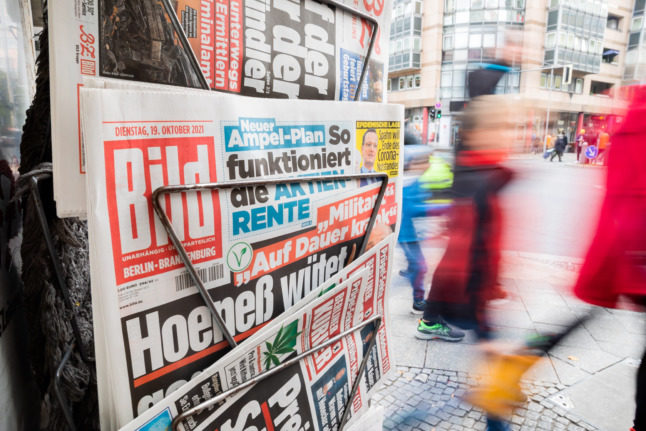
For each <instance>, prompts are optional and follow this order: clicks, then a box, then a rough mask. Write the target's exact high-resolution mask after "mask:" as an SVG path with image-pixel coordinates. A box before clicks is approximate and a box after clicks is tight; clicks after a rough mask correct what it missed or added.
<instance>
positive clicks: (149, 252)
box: [81, 88, 403, 428]
mask: <svg viewBox="0 0 646 431" xmlns="http://www.w3.org/2000/svg"><path fill="white" fill-rule="evenodd" d="M81 104H82V107H83V109H82V113H83V122H82V124H83V133H84V139H85V140H86V142H88V146H87V149H88V151H87V157H88V159H87V160H88V173H89V174H90V175H88V187H87V197H88V226H89V232H90V247H91V277H92V294H93V306H94V309H93V311H94V316H95V317H94V322H95V331H96V336H97V339H100V340H104V345H100V346H99V347H100V348H101V349H103V354H101V352H99V351H97V373H98V378H99V386H100V388H99V390H100V394H99V402H100V407H101V416H102V420H103V421H104V423H105V424H110V425H114V426H110V427H109V428H114V427H115V426H121V425H123V424H125V423H126V422H128V421H129V420H131V419H132V418H133V417H135V416H137V415H139V414H141V413H142V412H144V411H145V410H146V409H148V408H149V407H150V406H152V405H153V404H154V403H155V402H157V401H159V400H161V399H162V398H164V396H166V395H168V394H169V393H170V392H172V390H174V389H176V388H178V387H179V386H181V385H182V384H184V383H185V382H186V381H187V380H189V379H190V378H191V377H192V376H193V375H194V374H195V373H197V372H199V371H202V370H203V369H205V368H206V367H207V366H208V365H210V364H212V363H214V362H215V360H216V359H218V358H220V357H222V356H223V355H224V354H225V353H226V352H227V351H228V350H229V346H228V343H227V342H226V340H225V339H224V337H223V334H222V332H221V331H220V329H219V328H218V327H217V325H215V324H214V323H213V322H212V320H211V317H210V315H209V312H208V309H207V307H206V306H205V305H204V303H203V301H202V298H201V297H200V295H199V294H198V293H197V289H196V287H195V286H193V284H192V282H191V280H190V277H189V276H188V273H187V272H186V271H185V269H184V266H183V264H182V262H181V261H180V259H179V258H178V255H177V253H176V251H175V250H174V247H173V246H172V244H171V243H170V242H169V239H168V237H167V234H166V232H165V230H164V229H163V227H162V225H161V222H160V220H159V219H158V218H157V217H156V215H155V214H154V212H153V209H152V203H151V193H152V191H153V190H154V189H156V188H157V187H159V186H162V185H166V184H191V183H206V182H222V181H229V182H230V181H238V180H251V179H257V180H259V181H262V180H263V179H265V178H270V177H274V178H275V177H277V176H280V175H291V176H295V175H297V176H302V177H303V182H299V183H295V184H278V185H269V184H262V183H261V184H257V185H255V186H245V187H233V188H230V189H225V190H220V191H202V192H191V193H186V194H183V195H182V194H176V195H169V196H167V197H166V198H165V200H164V201H162V206H163V207H164V209H165V212H166V213H167V214H169V217H170V219H171V221H172V224H173V226H174V228H175V230H176V232H177V233H178V235H179V236H180V238H181V240H182V243H183V245H184V247H185V248H186V250H187V252H188V254H189V256H190V258H191V260H192V262H193V263H194V264H195V265H196V268H197V271H198V273H199V275H200V277H201V278H202V280H203V281H204V282H205V284H206V287H207V288H208V289H209V291H210V294H211V297H212V298H213V300H214V301H215V303H216V308H217V309H218V310H220V313H221V314H222V317H223V319H224V321H225V324H226V326H227V328H228V330H229V331H231V333H232V334H233V335H234V336H235V338H236V340H237V341H241V340H243V339H245V338H248V337H249V336H251V335H252V334H254V333H255V332H256V331H257V330H258V329H260V328H261V327H262V326H263V325H265V324H267V322H269V321H270V320H271V319H273V318H275V317H276V316H278V315H279V314H280V313H282V312H283V311H284V310H286V309H287V308H289V307H290V306H292V305H294V304H295V303H297V302H298V301H299V300H300V299H301V298H303V297H305V296H306V295H307V293H308V292H310V291H312V290H313V289H315V288H316V287H318V286H320V285H321V284H322V283H323V282H324V281H326V280H328V279H329V278H330V277H332V276H333V275H334V274H336V273H337V272H338V271H340V270H341V269H342V268H343V267H344V266H345V265H346V264H347V262H348V261H350V260H351V259H352V258H353V257H356V254H357V251H358V249H359V247H360V245H361V241H362V239H363V235H364V233H365V230H366V226H367V223H368V220H369V217H370V215H371V213H372V209H373V207H374V203H375V199H376V197H377V193H378V190H379V187H380V184H378V183H372V184H367V183H366V182H364V181H350V180H341V181H330V180H320V179H317V176H319V175H332V174H348V173H356V172H360V171H361V170H370V169H368V168H367V167H368V166H372V167H373V168H374V169H376V170H377V171H381V172H386V173H388V174H389V175H390V176H391V178H390V180H389V182H388V185H387V188H386V194H385V196H384V200H383V201H382V203H381V206H380V208H379V212H378V215H377V221H376V225H375V227H374V229H373V235H372V236H371V238H369V240H370V243H371V244H374V243H375V242H376V241H378V240H379V239H380V238H383V237H385V236H387V235H388V234H389V233H391V232H394V233H395V234H396V233H397V229H398V219H399V208H400V205H401V179H400V177H399V173H400V172H401V161H400V159H399V145H400V142H401V124H402V120H403V110H402V108H401V107H400V106H391V105H384V104H371V103H356V104H347V103H341V102H322V101H281V100H271V101H267V100H261V99H256V98H243V97H240V96H230V95H222V94H216V93H199V94H178V93H171V92H164V93H162V92H150V91H148V92H146V91H125V90H109V89H90V88H83V89H82V91H81ZM286 105H289V108H288V107H287V106H286ZM373 162H374V165H373ZM99 336H100V338H98V337H99Z"/></svg>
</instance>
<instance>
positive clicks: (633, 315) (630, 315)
mask: <svg viewBox="0 0 646 431" xmlns="http://www.w3.org/2000/svg"><path fill="white" fill-rule="evenodd" d="M609 311H610V314H611V315H612V316H613V317H614V318H615V319H617V320H618V321H619V323H621V324H622V325H623V327H624V328H625V329H626V331H628V332H630V333H631V334H638V335H646V315H645V314H644V313H641V312H635V311H627V310H609ZM642 338H643V337H642Z"/></svg>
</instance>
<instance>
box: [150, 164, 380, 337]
mask: <svg viewBox="0 0 646 431" xmlns="http://www.w3.org/2000/svg"><path fill="white" fill-rule="evenodd" d="M361 179H375V180H381V188H380V189H379V193H378V194H377V200H376V201H375V206H374V208H373V209H372V214H371V215H370V221H369V222H368V226H366V233H365V234H364V236H363V241H362V242H361V248H360V249H359V253H358V255H361V254H362V253H363V251H364V250H365V248H366V244H367V240H368V237H369V236H370V232H371V231H372V228H373V226H374V224H375V220H376V219H377V214H378V212H379V207H380V205H381V201H382V199H383V197H384V194H385V193H386V187H387V186H388V175H386V174H384V173H374V174H372V173H371V174H349V175H330V176H325V177H305V178H304V177H296V178H276V179H269V180H251V181H235V182H234V181H232V182H221V183H203V184H186V185H170V186H162V187H159V188H157V189H155V191H153V194H152V204H153V208H154V210H155V213H157V216H158V217H159V219H160V220H161V222H162V224H163V225H164V228H165V229H166V232H167V233H168V236H169V238H170V240H171V242H172V243H173V245H174V246H175V249H176V250H177V253H178V254H179V258H180V259H181V261H182V262H183V263H184V267H185V268H186V270H187V271H188V274H189V275H190V277H191V280H192V281H193V283H194V284H195V286H197V289H198V291H199V293H200V295H202V299H203V300H204V302H205V304H206V306H207V308H208V309H209V311H210V312H211V315H212V316H213V318H214V319H215V322H216V323H217V325H218V327H219V328H220V330H221V331H222V334H223V335H224V338H226V340H227V342H228V343H229V345H230V346H231V347H235V346H237V345H238V343H237V342H236V341H235V339H234V337H233V335H231V333H230V332H229V330H228V329H227V327H226V325H225V324H224V321H223V320H222V317H221V316H220V313H218V311H217V310H216V308H215V304H214V303H213V300H212V299H211V296H210V295H209V291H208V290H207V289H206V287H205V286H204V283H202V279H201V278H200V277H199V275H198V274H197V271H196V270H195V266H193V262H191V259H190V258H189V256H188V253H187V252H186V249H185V248H184V246H183V245H182V241H181V240H180V239H179V237H178V236H177V233H175V229H174V228H173V225H172V223H171V221H170V219H169V218H168V215H166V213H165V212H164V209H163V208H162V205H161V203H160V200H161V198H162V196H163V195H165V194H170V193H181V192H188V191H196V192H197V191H213V190H220V189H230V188H234V187H247V186H257V185H261V184H262V185H276V184H292V183H302V182H316V181H319V182H320V181H343V180H345V181H352V180H361Z"/></svg>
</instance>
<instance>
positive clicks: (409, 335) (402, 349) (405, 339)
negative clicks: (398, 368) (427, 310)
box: [390, 313, 427, 368]
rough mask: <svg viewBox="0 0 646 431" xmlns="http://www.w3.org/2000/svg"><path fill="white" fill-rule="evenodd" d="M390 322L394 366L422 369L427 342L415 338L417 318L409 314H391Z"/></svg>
mask: <svg viewBox="0 0 646 431" xmlns="http://www.w3.org/2000/svg"><path fill="white" fill-rule="evenodd" d="M390 321H391V334H392V335H393V336H392V337H391V338H392V351H393V356H394V358H395V364H397V365H404V366H408V367H418V368H421V367H424V361H425V358H426V344H427V342H426V341H424V340H418V339H417V338H415V328H416V321H417V318H416V317H415V316H414V315H412V314H410V313H409V314H397V313H392V315H391V319H390Z"/></svg>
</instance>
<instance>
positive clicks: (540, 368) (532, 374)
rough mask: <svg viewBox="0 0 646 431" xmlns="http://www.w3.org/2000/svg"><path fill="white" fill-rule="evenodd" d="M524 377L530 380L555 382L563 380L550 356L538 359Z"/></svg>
mask: <svg viewBox="0 0 646 431" xmlns="http://www.w3.org/2000/svg"><path fill="white" fill-rule="evenodd" d="M523 378H524V379H526V380H530V381H542V382H548V383H554V384H556V383H560V382H561V381H560V379H559V377H558V375H557V374H556V370H555V369H554V366H553V365H552V361H550V360H549V358H543V359H541V360H540V361H538V363H536V364H535V365H534V366H533V367H532V368H530V369H529V370H528V371H527V373H525V375H524V376H523Z"/></svg>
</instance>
